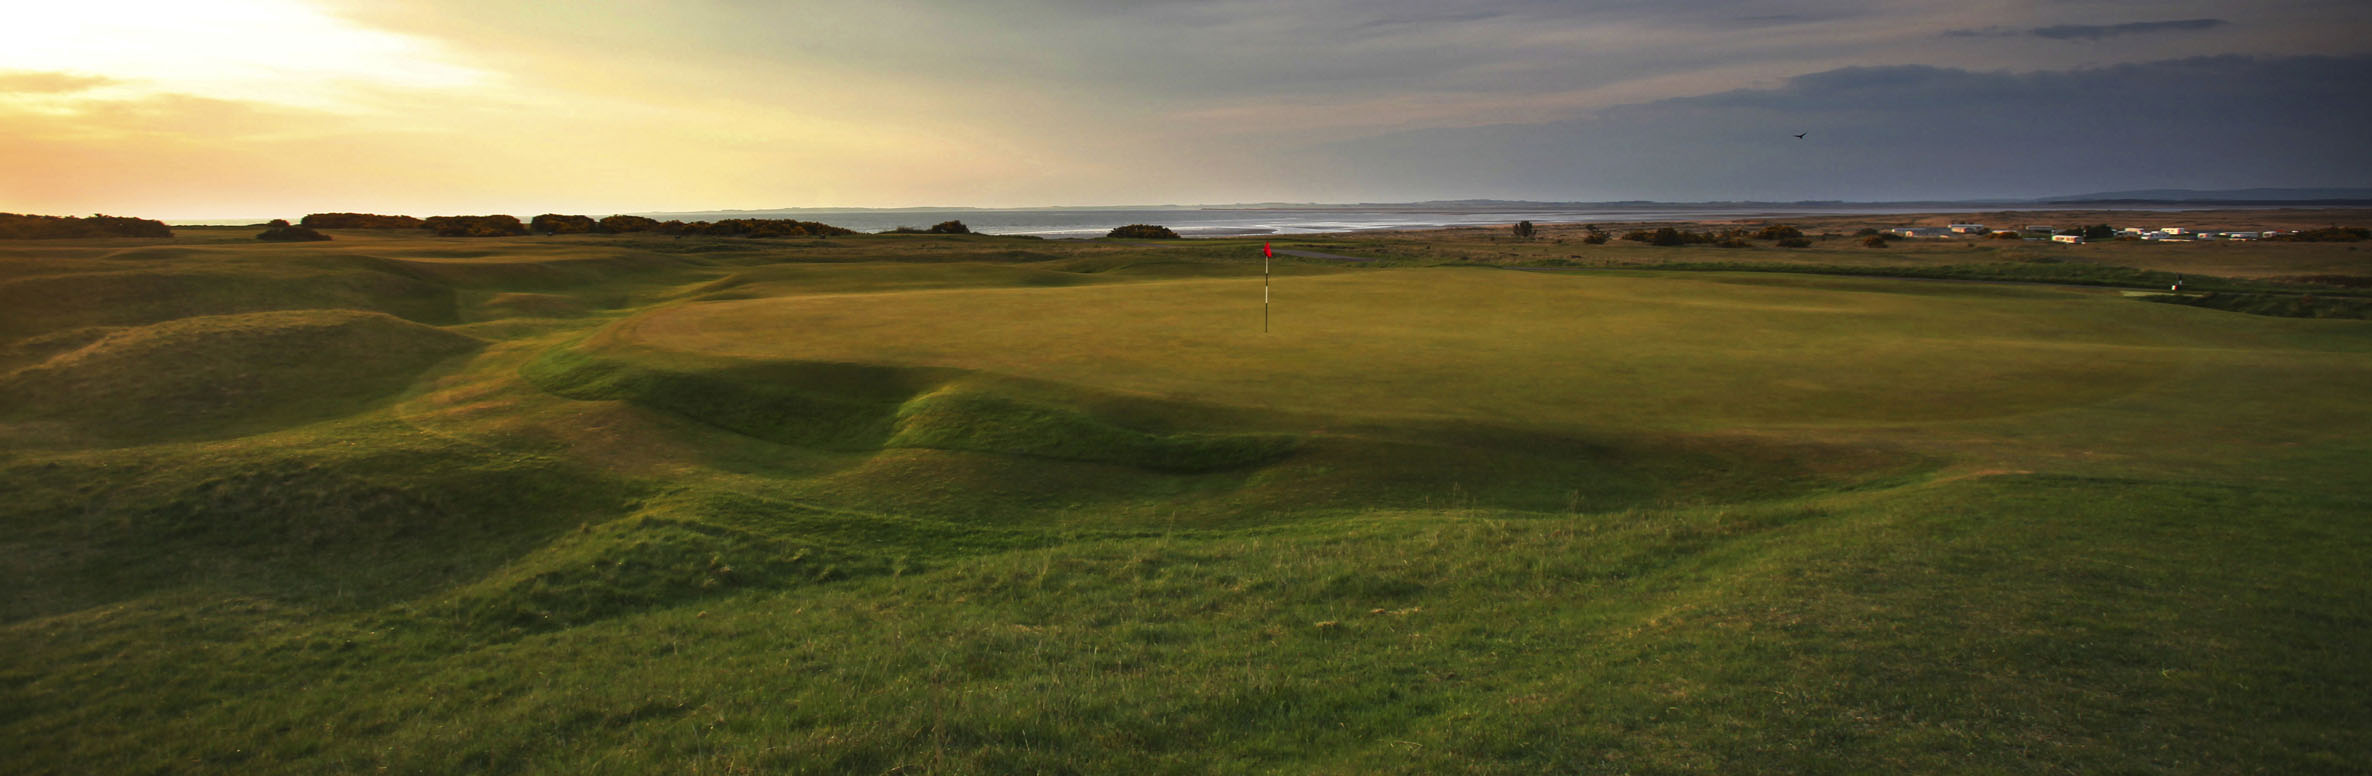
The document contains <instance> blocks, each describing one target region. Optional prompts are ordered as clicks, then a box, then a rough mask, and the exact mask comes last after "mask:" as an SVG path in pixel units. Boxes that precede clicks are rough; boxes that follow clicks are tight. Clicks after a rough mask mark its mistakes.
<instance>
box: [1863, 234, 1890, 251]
mask: <svg viewBox="0 0 2372 776" xmlns="http://www.w3.org/2000/svg"><path fill="white" fill-rule="evenodd" d="M1861 246H1862V247H1864V248H1884V247H1886V235H1882V234H1873V235H1870V236H1868V237H1864V238H1862V240H1861Z"/></svg>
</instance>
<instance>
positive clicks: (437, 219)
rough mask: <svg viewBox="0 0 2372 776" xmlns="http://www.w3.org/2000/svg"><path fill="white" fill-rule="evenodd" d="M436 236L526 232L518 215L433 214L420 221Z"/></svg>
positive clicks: (486, 235)
mask: <svg viewBox="0 0 2372 776" xmlns="http://www.w3.org/2000/svg"><path fill="white" fill-rule="evenodd" d="M420 225H421V226H422V227H425V228H427V229H428V230H429V231H432V232H435V233H436V236H438V237H511V236H516V235H522V234H526V233H527V225H526V224H522V223H519V217H518V216H434V217H431V218H429V219H427V220H425V221H422V222H420Z"/></svg>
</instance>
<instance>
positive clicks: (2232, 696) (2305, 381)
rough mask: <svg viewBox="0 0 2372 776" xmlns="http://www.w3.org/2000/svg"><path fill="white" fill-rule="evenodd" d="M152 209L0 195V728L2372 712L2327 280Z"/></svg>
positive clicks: (10, 766) (837, 756) (569, 738)
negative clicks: (1307, 253)
mask: <svg viewBox="0 0 2372 776" xmlns="http://www.w3.org/2000/svg"><path fill="white" fill-rule="evenodd" d="M234 231H235V232H238V233H237V234H232V233H231V232H234ZM181 233H182V235H183V236H181V237H177V238H175V239H174V240H171V241H151V242H143V243H120V244H119V243H113V242H111V243H109V244H106V245H96V244H91V245H83V244H52V243H45V242H43V241H30V242H27V243H25V244H23V245H14V244H12V245H9V246H0V301H4V302H6V303H7V304H5V305H0V589H5V590H6V591H8V592H7V595H6V596H5V598H4V599H0V742H5V743H0V771H5V772H9V773H27V774H50V773H57V774H67V773H239V774H274V773H287V774H299V773H302V774H315V773H345V772H399V773H456V772H502V773H518V772H569V773H651V772H686V773H886V772H896V773H1006V772H1029V773H1115V772H1125V773H1296V774H1301V773H1362V774H1364V773H1412V774H1413V773H1428V774H1430V773H1507V774H1518V773H1521V774H1533V773H1703V772H1784V773H1880V772H1882V773H1896V772H1955V773H1957V772H1995V773H2093V772H2119V773H2218V774H2220V773H2236V772H2271V773H2358V772H2363V771H2365V770H2367V769H2372V745H2368V744H2367V743H2366V742H2367V741H2372V738H2367V737H2366V736H2364V735H2362V733H2363V731H2365V730H2367V729H2372V669H2367V668H2366V667H2365V663H2364V661H2363V660H2362V655H2365V654H2372V603H2367V602H2372V576H2368V575H2365V574H2363V573H2361V572H2360V567H2361V566H2362V562H2363V559H2364V558H2365V557H2366V556H2367V554H2368V553H2372V517H2368V516H2372V465H2367V464H2368V462H2372V441H2367V440H2372V413H2367V412H2366V411H2365V409H2364V404H2363V397H2365V396H2372V323H2368V322H2365V321H2359V320H2317V319H2304V318H2282V317H2267V316H2254V315H2243V314H2237V313H2230V312H2224V311H2219V310H2211V309H2201V308H2194V307H2186V306H2178V305H2162V304H2147V303H2143V302H2140V301H2136V300H2133V299H2129V298H2126V297H2124V296H2122V295H2120V294H2118V293H2116V292H2115V291H2113V290H2098V289H2069V288H2050V287H2038V286H2000V285H1989V284H1979V283H1944V282H1933V281H1922V280H1909V279H1875V278H1854V277H1839V276H1830V275H1802V274H1786V273H1774V272H1760V271H1758V272H1751V273H1718V272H1703V271H1689V272H1655V271H1626V270H1604V271H1590V272H1575V273H1563V274H1555V273H1536V272H1513V271H1504V270H1499V269H1491V268H1465V269H1453V268H1421V267H1420V268H1392V267H1368V266H1350V265H1345V264H1342V263H1339V262H1325V261H1311V262H1300V261H1288V262H1280V263H1279V264H1278V273H1277V275H1276V277H1275V281H1274V282H1275V286H1274V292H1275V297H1274V298H1275V300H1276V304H1275V308H1274V310H1273V312H1274V317H1273V318H1272V321H1271V323H1272V328H1271V331H1270V332H1268V333H1267V334H1265V335H1264V334H1262V333H1261V332H1260V330H1259V318H1260V309H1259V301H1258V299H1259V294H1260V285H1261V277H1260V274H1261V273H1260V267H1259V265H1258V263H1257V259H1256V258H1250V259H1247V258H1246V257H1256V252H1255V251H1256V248H1257V245H1256V244H1249V243H1242V242H1240V241H1239V242H1227V241H1213V242H1193V243H1189V244H1188V245H1186V246H1184V247H1177V248H1161V247H1145V246H1129V245H1114V244H1106V243H1101V242H1096V241H1079V242H1072V241H1038V240H1019V239H1010V238H995V237H986V236H965V237H946V238H938V237H931V238H904V237H891V236H882V237H847V238H835V239H832V240H785V241H764V240H744V239H727V238H686V239H684V240H675V239H672V238H644V237H636V236H559V237H548V238H547V237H521V238H501V239H477V240H463V239H443V238H431V237H425V236H421V235H415V234H411V233H408V232H405V233H393V232H373V231H367V230H355V231H351V232H349V231H337V232H335V234H334V236H335V237H336V238H337V239H336V240H334V241H331V242H327V243H313V244H305V245H258V244H255V241H253V240H252V239H249V238H251V237H252V234H251V230H226V231H223V232H221V233H216V232H210V231H208V230H204V229H187V230H182V232H181ZM1361 239H1369V238H1361ZM1394 239H1395V240H1398V241H1397V242H1392V243H1391V246H1392V247H1394V249H1396V250H1406V249H1409V246H1410V245H1412V244H1413V243H1410V242H1409V241H1408V240H1405V239H1401V238H1394ZM1444 239H1447V238H1444ZM1303 242H1306V243H1307V245H1306V247H1309V248H1310V249H1312V250H1318V251H1324V252H1336V253H1345V254H1355V252H1356V251H1357V250H1359V249H1360V247H1359V246H1360V245H1361V244H1360V243H1359V242H1358V241H1356V240H1353V239H1351V238H1341V239H1340V240H1335V239H1334V238H1310V239H1309V240H1306V241H1303ZM1335 242H1340V243H1341V244H1340V245H1335V244H1334V243H1335ZM1542 242H1543V244H1545V242H1546V241H1542ZM1296 244H1297V245H1300V244H1302V242H1297V243H1296ZM1529 245H1530V244H1527V246H1529ZM1535 247H1536V246H1535ZM2073 247H2074V248H2077V249H2084V248H2087V246H2073ZM2249 248H2250V250H2263V251H2270V252H2272V253H2268V254H2267V255H2265V256H2253V257H2241V258H2247V259H2248V262H2247V263H2249V264H2250V266H2260V267H2266V268H2267V269H2266V270H2265V271H2266V272H2269V273H2270V272H2273V271H2274V269H2275V268H2278V265H2279V264H2280V262H2281V261H2282V260H2283V256H2285V255H2287V254H2282V253H2279V252H2280V251H2283V250H2287V248H2286V247H2284V246H2275V245H2266V246H2249ZM1529 249H1530V248H1527V250H1529ZM1559 250H1565V249H1562V248H1560V249H1559ZM1620 250H1625V251H1629V250H1633V249H1632V248H1629V247H1623V248H1620ZM1636 250H1638V251H1648V250H1650V249H1648V248H1638V249H1636ZM1707 250H1710V249H1707ZM1765 252H1771V251H1763V250H1762V249H1740V250H1737V251H1731V252H1726V253H1724V255H1725V256H1729V257H1746V258H1732V259H1729V260H1746V259H1748V258H1752V257H1753V256H1755V255H1757V254H1759V253H1765ZM1867 253H1868V254H1869V255H1871V256H1874V257H1875V256H1879V254H1878V253H1877V252H1867ZM1928 253H1934V251H1928ZM1774 255H1777V254H1776V253H1775V252H1774ZM1854 255H1855V256H1861V255H1864V254H1861V253H1856V254H1854ZM2080 255H2091V254H2080ZM2099 255H2101V256H2104V257H2113V256H2114V255H2116V254H2113V253H2101V254H2099ZM1929 258H1934V257H1928V256H1927V255H1926V254H1917V255H1911V256H1907V257H1904V258H1902V260H1903V261H1906V262H1917V261H1924V260H1928V259H1929ZM1944 258H1949V257H1944ZM2309 258H2312V259H2313V260H2314V261H2317V262H2325V261H2327V260H2328V259H2329V256H2327V255H2325V254H2324V253H2314V254H2312V256H2309ZM1882 259H1883V257H1879V258H1871V259H1869V260H1870V261H1881V260H1882ZM1935 260H1938V261H1940V260H1942V258H1936V259H1935ZM1954 260H1958V259H1954ZM2233 260H2234V261H2238V259H2237V258H2235V259H2233ZM1782 263H1783V262H1782ZM2315 266H2316V267H2317V268H2318V269H2317V271H2321V266H2322V265H2320V264H2317V265H2315Z"/></svg>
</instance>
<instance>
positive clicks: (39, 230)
mask: <svg viewBox="0 0 2372 776" xmlns="http://www.w3.org/2000/svg"><path fill="white" fill-rule="evenodd" d="M171 236H173V230H172V228H170V227H167V226H165V222H163V221H151V220H149V219H145V218H125V217H122V216H109V215H93V216H91V217H89V218H76V217H74V216H35V215H18V214H16V213H0V239H10V240H38V239H47V238H83V237H171Z"/></svg>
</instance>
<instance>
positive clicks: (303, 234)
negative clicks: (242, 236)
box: [255, 220, 329, 242]
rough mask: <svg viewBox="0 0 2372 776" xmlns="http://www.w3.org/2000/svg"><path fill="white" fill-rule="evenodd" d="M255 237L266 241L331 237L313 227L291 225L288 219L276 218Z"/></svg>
mask: <svg viewBox="0 0 2372 776" xmlns="http://www.w3.org/2000/svg"><path fill="white" fill-rule="evenodd" d="M255 239H258V240H262V241H264V242H321V241H323V240H327V239H329V235H326V234H322V233H320V232H317V231H314V230H313V229H312V227H305V226H289V225H288V222H287V221H280V220H275V221H273V222H272V224H271V226H270V228H267V229H265V230H264V231H263V234H259V235H256V236H255Z"/></svg>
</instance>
